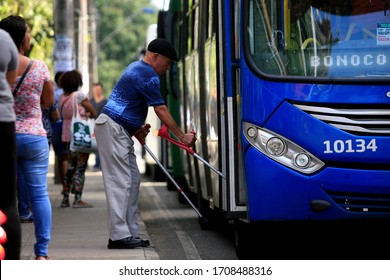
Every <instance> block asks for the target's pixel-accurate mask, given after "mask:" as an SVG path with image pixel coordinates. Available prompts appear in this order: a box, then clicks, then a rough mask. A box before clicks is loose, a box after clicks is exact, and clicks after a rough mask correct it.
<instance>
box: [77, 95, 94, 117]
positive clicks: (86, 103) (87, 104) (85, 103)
mask: <svg viewBox="0 0 390 280" xmlns="http://www.w3.org/2000/svg"><path fill="white" fill-rule="evenodd" d="M81 105H82V106H83V107H84V108H85V111H87V113H88V117H89V118H96V117H97V113H96V110H95V108H94V107H93V106H92V104H91V101H89V99H88V98H85V99H84V100H83V101H81Z"/></svg>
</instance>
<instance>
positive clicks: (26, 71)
mask: <svg viewBox="0 0 390 280" xmlns="http://www.w3.org/2000/svg"><path fill="white" fill-rule="evenodd" d="M32 65H33V61H32V60H30V63H29V64H28V66H27V68H26V70H24V73H23V75H22V77H20V79H19V82H18V84H17V85H16V87H15V88H14V91H13V92H12V95H13V96H15V94H16V93H17V92H18V90H19V88H20V85H21V84H22V82H23V80H24V78H25V77H26V75H27V73H28V71H30V68H31V66H32Z"/></svg>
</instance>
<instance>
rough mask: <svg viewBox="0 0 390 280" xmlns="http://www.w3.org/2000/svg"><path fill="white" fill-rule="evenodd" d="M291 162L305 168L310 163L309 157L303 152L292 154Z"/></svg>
mask: <svg viewBox="0 0 390 280" xmlns="http://www.w3.org/2000/svg"><path fill="white" fill-rule="evenodd" d="M293 163H294V164H295V165H296V166H298V167H302V168H305V167H306V166H308V165H309V164H310V157H309V156H308V155H307V154H303V153H299V154H296V155H294V156H293Z"/></svg>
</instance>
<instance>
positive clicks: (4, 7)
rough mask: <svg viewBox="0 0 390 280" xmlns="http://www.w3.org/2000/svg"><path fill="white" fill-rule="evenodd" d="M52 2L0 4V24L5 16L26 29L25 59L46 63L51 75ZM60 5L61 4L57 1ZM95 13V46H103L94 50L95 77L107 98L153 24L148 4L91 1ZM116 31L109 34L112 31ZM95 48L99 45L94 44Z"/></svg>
mask: <svg viewBox="0 0 390 280" xmlns="http://www.w3.org/2000/svg"><path fill="white" fill-rule="evenodd" d="M53 1H55V0H1V4H0V20H1V19H3V18H5V17H7V16H9V15H20V16H22V17H24V18H25V19H26V21H27V23H28V25H29V26H30V29H31V30H30V33H31V49H30V51H29V53H26V55H27V56H29V57H31V58H33V59H40V60H43V61H45V62H46V63H47V65H48V66H49V69H50V70H51V72H52V74H53V70H54V65H53V64H54V62H53V50H54V35H55V33H54V20H53ZM58 1H61V0H58ZM91 2H92V3H93V1H91ZM94 2H95V6H96V9H97V13H98V16H97V18H98V22H97V30H98V39H97V40H98V42H102V41H104V40H105V38H107V37H109V40H106V42H107V43H105V44H104V45H102V46H101V47H100V48H99V50H98V76H99V81H100V82H102V83H103V84H104V88H105V89H106V92H105V95H106V96H108V95H109V94H110V92H111V89H112V88H113V87H114V85H115V83H116V81H117V80H118V78H119V77H120V75H121V74H122V72H123V70H124V69H125V68H126V66H127V65H128V64H129V63H131V62H133V61H134V60H136V57H137V55H138V53H139V51H140V48H142V47H144V44H145V40H146V30H147V28H148V26H149V25H150V24H152V23H156V22H157V12H158V10H157V8H156V7H153V8H154V9H155V13H154V14H150V13H145V12H144V11H143V8H145V7H148V8H151V7H152V6H151V3H150V2H151V1H150V0H137V1H134V0H94ZM114 30H116V31H115V32H114V34H113V31H114ZM98 45H99V43H98Z"/></svg>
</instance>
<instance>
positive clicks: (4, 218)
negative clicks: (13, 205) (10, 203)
mask: <svg viewBox="0 0 390 280" xmlns="http://www.w3.org/2000/svg"><path fill="white" fill-rule="evenodd" d="M6 222H7V216H6V215H5V214H4V213H3V211H1V210H0V226H1V225H4V224H5V223H6Z"/></svg>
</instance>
